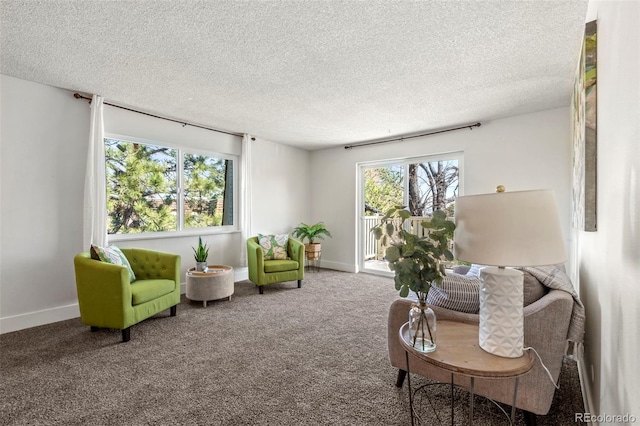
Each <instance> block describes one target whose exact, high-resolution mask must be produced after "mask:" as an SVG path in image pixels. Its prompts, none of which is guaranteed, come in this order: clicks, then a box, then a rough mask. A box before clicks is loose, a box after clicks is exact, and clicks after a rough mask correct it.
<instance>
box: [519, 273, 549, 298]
mask: <svg viewBox="0 0 640 426" xmlns="http://www.w3.org/2000/svg"><path fill="white" fill-rule="evenodd" d="M522 272H523V273H524V283H523V292H524V306H528V305H530V304H532V303H533V302H535V301H536V300H538V299H540V298H542V296H544V295H545V294H547V291H548V288H547V287H545V286H544V285H543V284H542V283H541V282H540V281H538V279H537V278H536V277H534V276H533V275H531V274H530V273H528V272H525V271H522Z"/></svg>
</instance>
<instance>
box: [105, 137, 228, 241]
mask: <svg viewBox="0 0 640 426" xmlns="http://www.w3.org/2000/svg"><path fill="white" fill-rule="evenodd" d="M236 163H237V158H236V157H235V156H231V155H224V154H217V153H206V152H195V151H192V150H188V149H182V148H172V147H167V146H163V145H161V144H157V143H155V142H153V141H146V140H144V141H143V140H139V139H135V138H129V137H107V138H105V166H106V182H107V188H106V190H107V214H108V218H107V232H108V234H110V235H122V234H142V233H146V234H148V233H165V232H181V231H189V230H202V229H203V228H204V229H209V230H212V231H213V230H215V229H235V228H236V226H235V223H236V221H235V219H234V218H235V209H234V199H235V198H236V197H234V188H235V187H236V185H234V179H235V173H234V171H235V168H236Z"/></svg>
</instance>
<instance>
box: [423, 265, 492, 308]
mask: <svg viewBox="0 0 640 426" xmlns="http://www.w3.org/2000/svg"><path fill="white" fill-rule="evenodd" d="M427 303H428V304H429V305H433V306H439V307H441V308H446V309H451V310H452V311H458V312H466V313H469V314H477V313H478V311H479V310H480V278H478V277H475V276H466V275H459V274H456V273H448V274H447V275H445V277H444V278H443V279H442V283H440V285H439V286H436V285H432V286H431V289H430V290H429V293H428V294H427Z"/></svg>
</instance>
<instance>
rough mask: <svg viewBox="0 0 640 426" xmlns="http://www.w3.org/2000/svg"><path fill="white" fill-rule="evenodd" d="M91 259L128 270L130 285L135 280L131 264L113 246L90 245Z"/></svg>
mask: <svg viewBox="0 0 640 426" xmlns="http://www.w3.org/2000/svg"><path fill="white" fill-rule="evenodd" d="M91 258H92V259H95V260H100V261H102V262H106V263H112V264H114V265H120V266H124V267H126V268H127V269H128V270H129V282H131V283H132V282H134V281H135V280H136V275H135V274H134V273H133V269H131V264H130V263H129V261H128V260H127V258H126V256H125V255H124V253H122V251H121V250H120V249H119V248H118V247H116V246H114V245H111V246H109V247H99V246H94V245H93V244H91Z"/></svg>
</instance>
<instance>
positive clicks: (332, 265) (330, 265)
mask: <svg viewBox="0 0 640 426" xmlns="http://www.w3.org/2000/svg"><path fill="white" fill-rule="evenodd" d="M319 266H320V267H321V268H326V269H334V270H336V271H344V272H351V273H352V274H355V273H357V272H358V266H357V265H350V264H348V263H342V262H332V261H330V260H322V259H321V260H320V265H319Z"/></svg>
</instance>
